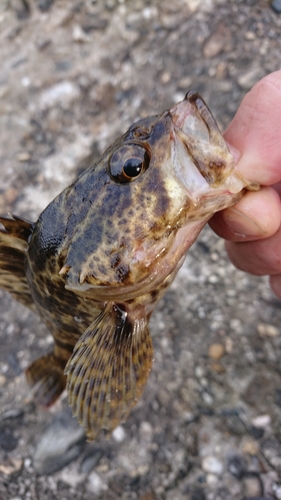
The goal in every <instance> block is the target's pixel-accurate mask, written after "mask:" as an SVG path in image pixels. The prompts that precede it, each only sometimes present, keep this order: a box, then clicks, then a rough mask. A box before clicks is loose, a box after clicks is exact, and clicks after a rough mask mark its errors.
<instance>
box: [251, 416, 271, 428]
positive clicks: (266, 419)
mask: <svg viewBox="0 0 281 500" xmlns="http://www.w3.org/2000/svg"><path fill="white" fill-rule="evenodd" d="M270 423H271V417H270V415H259V416H258V417H255V418H253V419H252V424H253V425H254V427H258V428H260V429H264V428H265V427H267V426H268V425H270Z"/></svg>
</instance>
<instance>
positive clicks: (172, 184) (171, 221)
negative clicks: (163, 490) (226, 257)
mask: <svg viewBox="0 0 281 500" xmlns="http://www.w3.org/2000/svg"><path fill="white" fill-rule="evenodd" d="M88 165H89V166H88V168H87V170H85V172H83V173H82V174H81V175H80V176H79V178H78V179H77V180H76V181H75V182H74V183H73V184H72V185H71V186H69V187H68V188H66V189H65V190H64V191H63V192H62V193H61V194H60V195H59V196H57V197H56V198H55V199H54V201H53V202H52V203H50V205H49V206H48V207H47V208H46V209H45V210H44V211H43V212H42V214H41V215H40V217H39V219H38V220H37V222H35V223H34V224H32V223H28V222H27V221H23V220H21V219H19V218H16V217H14V218H12V219H5V218H1V219H0V222H2V224H3V225H4V227H5V230H0V286H2V287H3V288H5V289H6V290H8V291H9V292H11V293H12V294H13V295H14V296H15V297H16V298H18V300H20V301H21V302H23V303H24V304H25V305H27V306H28V307H30V308H31V309H32V310H34V311H36V312H37V313H38V314H39V315H40V316H41V318H42V320H43V322H44V323H45V324H46V325H47V327H48V328H49V330H50V332H51V333H52V335H53V337H54V349H53V352H51V353H49V354H47V355H44V356H43V357H42V358H40V359H39V360H36V361H34V362H33V363H32V365H31V366H30V367H29V368H28V369H27V380H28V382H29V384H30V385H31V387H32V390H33V395H34V397H35V399H36V400H37V401H39V402H40V403H42V404H44V405H46V406H48V405H50V404H52V403H53V402H54V401H55V399H56V398H57V397H58V396H59V395H60V393H61V392H62V390H63V389H64V387H65V385H66V384H67V390H68V397H69V403H70V405H71V407H72V409H73V414H74V415H76V417H77V418H78V421H79V422H80V423H81V425H83V426H84V428H85V431H86V434H87V436H88V438H89V439H94V438H95V437H96V435H97V434H98V432H99V431H100V429H102V428H104V429H108V430H112V429H113V428H114V427H116V425H118V423H119V422H120V421H124V420H125V419H126V417H127V415H128V414H129V412H130V410H131V409H132V407H133V406H134V405H135V404H136V402H137V399H138V398H139V396H140V395H141V393H142V391H143V388H144V386H145V383H146V380H147V377H148V374H149V371H150V369H151V366H152V360H153V349H152V341H151V337H150V334H149V329H148V320H149V318H150V315H151V313H152V311H153V309H154V307H155V304H156V303H157V301H158V300H159V299H160V298H161V297H162V295H163V294H164V293H165V291H166V289H167V287H168V286H169V285H170V283H171V282H172V280H173V279H174V277H175V275H176V273H177V271H178V269H179V267H180V266H181V264H182V262H183V258H184V255H185V252H186V251H187V249H188V248H189V247H190V246H191V244H192V243H193V242H194V241H195V239H196V237H197V235H198V234H199V232H200V230H201V229H202V227H203V226H204V225H205V224H206V222H207V221H208V219H209V218H210V217H211V215H212V214H213V213H215V212H216V211H218V210H222V209H223V208H225V207H227V206H231V205H233V204H234V203H235V202H236V201H238V200H239V199H240V198H241V196H243V193H244V188H245V187H247V188H248V189H252V188H255V186H251V185H249V183H247V182H246V181H244V179H242V178H241V177H240V176H239V175H238V174H233V169H234V161H233V158H232V156H231V155H230V153H229V151H228V148H227V146H226V144H225V142H224V140H223V138H222V136H221V134H220V132H219V130H218V127H217V125H216V123H215V121H214V119H213V117H212V115H211V113H210V111H209V110H208V108H207V107H206V105H205V103H204V101H203V100H202V99H201V98H200V96H199V95H198V94H197V93H195V92H190V93H188V94H187V96H186V99H185V100H184V101H183V102H182V103H179V104H178V105H175V106H173V107H172V108H171V109H170V110H168V111H165V112H164V113H163V114H162V115H159V116H154V117H149V118H147V119H144V120H140V121H138V122H136V123H135V124H133V125H132V126H131V127H130V129H129V130H128V131H127V132H126V133H125V134H124V135H123V136H122V137H121V138H119V139H117V140H116V141H115V143H114V144H113V145H112V146H111V147H110V148H108V149H107V150H106V151H105V153H104V154H103V156H102V158H101V159H100V160H99V161H98V162H96V163H94V160H93V158H92V157H89V159H88ZM65 367H66V368H65Z"/></svg>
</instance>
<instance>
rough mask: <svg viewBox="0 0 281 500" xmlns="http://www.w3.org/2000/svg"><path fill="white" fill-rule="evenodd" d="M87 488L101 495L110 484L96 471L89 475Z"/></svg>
mask: <svg viewBox="0 0 281 500" xmlns="http://www.w3.org/2000/svg"><path fill="white" fill-rule="evenodd" d="M87 489H88V490H89V491H90V492H91V493H93V494H94V495H100V494H101V493H102V492H103V491H106V490H107V489H108V486H107V484H105V483H104V482H103V480H102V479H101V477H100V476H99V475H98V474H97V473H96V472H92V473H91V474H90V475H89V477H88V485H87Z"/></svg>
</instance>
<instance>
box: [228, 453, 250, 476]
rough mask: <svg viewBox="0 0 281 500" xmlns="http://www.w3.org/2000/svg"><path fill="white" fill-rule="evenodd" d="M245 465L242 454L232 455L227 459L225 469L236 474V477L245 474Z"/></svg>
mask: <svg viewBox="0 0 281 500" xmlns="http://www.w3.org/2000/svg"><path fill="white" fill-rule="evenodd" d="M246 468H247V465H246V460H245V458H244V457H243V456H242V455H232V456H230V457H229V459H228V463H227V470H228V471H229V472H230V473H231V474H233V476H236V477H237V478H238V479H241V477H242V476H243V475H244V474H245V471H246Z"/></svg>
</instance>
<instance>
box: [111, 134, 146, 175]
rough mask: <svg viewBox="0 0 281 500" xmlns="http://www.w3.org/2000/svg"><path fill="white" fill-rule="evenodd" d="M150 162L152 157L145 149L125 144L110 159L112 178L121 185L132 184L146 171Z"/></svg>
mask: <svg viewBox="0 0 281 500" xmlns="http://www.w3.org/2000/svg"><path fill="white" fill-rule="evenodd" d="M149 162H150V155H149V153H148V151H147V149H146V148H145V147H142V146H139V145H137V144H125V145H124V146H121V147H120V148H119V149H117V151H115V152H114V153H113V154H112V156H111V158H110V159H109V174H110V177H111V178H112V179H113V180H114V181H117V182H121V183H126V182H131V181H133V180H135V179H136V178H137V177H139V176H140V175H141V174H142V173H143V172H145V171H146V169H147V168H148V166H149Z"/></svg>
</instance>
